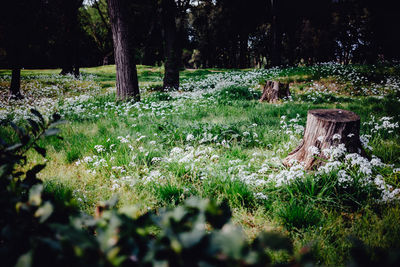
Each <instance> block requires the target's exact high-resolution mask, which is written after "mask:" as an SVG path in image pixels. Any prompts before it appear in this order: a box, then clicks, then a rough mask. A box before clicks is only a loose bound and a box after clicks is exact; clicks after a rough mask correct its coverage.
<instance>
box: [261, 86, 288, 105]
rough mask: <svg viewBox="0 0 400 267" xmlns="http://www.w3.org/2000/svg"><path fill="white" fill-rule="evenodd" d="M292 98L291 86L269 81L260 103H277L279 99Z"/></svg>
mask: <svg viewBox="0 0 400 267" xmlns="http://www.w3.org/2000/svg"><path fill="white" fill-rule="evenodd" d="M289 96H290V90H289V84H288V83H280V82H276V81H267V82H266V84H265V86H264V88H263V94H262V96H261V98H260V102H264V101H268V102H269V103H276V102H277V101H278V100H279V99H282V98H284V97H289Z"/></svg>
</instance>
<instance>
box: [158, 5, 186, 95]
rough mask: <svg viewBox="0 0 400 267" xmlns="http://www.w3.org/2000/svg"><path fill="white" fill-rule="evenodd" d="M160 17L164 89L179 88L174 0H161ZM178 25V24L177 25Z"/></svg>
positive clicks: (179, 45)
mask: <svg viewBox="0 0 400 267" xmlns="http://www.w3.org/2000/svg"><path fill="white" fill-rule="evenodd" d="M161 12H162V14H161V17H162V23H163V26H164V29H163V35H164V49H165V74H164V84H163V87H164V88H165V89H171V88H173V89H179V68H180V66H181V57H182V47H181V44H180V42H181V40H179V32H178V29H177V25H176V19H177V15H178V14H177V13H178V12H177V7H176V4H175V1H174V0H162V1H161ZM178 26H180V25H178Z"/></svg>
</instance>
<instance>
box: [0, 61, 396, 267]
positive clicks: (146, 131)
mask: <svg viewBox="0 0 400 267" xmlns="http://www.w3.org/2000/svg"><path fill="white" fill-rule="evenodd" d="M81 71H82V73H83V74H84V75H83V76H84V79H83V80H74V79H69V78H58V76H56V75H55V74H57V73H59V70H23V71H22V76H23V81H22V85H23V88H24V92H25V94H27V93H28V92H34V93H35V101H37V100H38V99H42V98H43V97H45V96H46V95H48V96H50V97H51V98H52V99H53V103H56V104H54V109H56V110H58V111H59V112H60V113H61V114H62V115H63V117H64V118H65V119H66V120H67V121H68V122H67V123H66V124H64V125H62V126H60V128H61V136H62V137H63V140H59V139H57V138H52V139H47V140H43V141H41V145H42V146H45V147H46V148H47V151H48V153H47V156H46V158H47V167H46V168H45V169H44V171H43V172H42V173H41V174H40V177H41V179H43V180H44V182H45V188H46V191H48V192H54V193H55V196H56V198H57V199H60V200H62V199H68V198H72V200H71V203H75V204H76V205H78V206H79V208H80V210H82V211H84V212H87V213H93V212H94V206H95V205H96V203H98V202H99V201H101V200H105V199H109V198H111V197H112V196H113V195H118V196H119V199H120V201H119V205H120V206H121V207H127V206H131V205H135V206H137V207H138V210H139V212H140V213H145V212H147V211H148V210H149V209H157V208H159V207H162V206H175V205H179V203H181V201H182V200H184V199H185V198H187V197H189V196H192V195H197V196H201V197H208V198H215V199H217V200H219V201H224V200H226V201H227V202H228V203H229V205H230V206H231V208H232V209H233V215H234V217H233V220H234V223H235V224H238V225H240V226H242V227H243V229H244V231H245V233H246V234H247V236H248V238H249V239H252V238H254V237H255V236H256V235H257V233H259V232H260V231H262V230H274V231H280V232H283V233H285V234H287V235H289V236H290V237H291V238H292V240H293V243H294V245H295V247H296V248H298V249H300V248H302V247H304V246H309V247H311V249H312V251H313V254H314V257H316V258H317V259H318V260H319V261H320V262H321V264H324V265H344V263H345V262H346V260H347V259H348V257H349V254H350V248H351V246H352V243H351V241H350V239H349V238H350V237H353V238H356V239H359V240H361V241H363V242H364V243H365V244H367V245H368V246H370V251H371V253H370V255H371V257H375V258H378V257H379V255H378V254H379V253H376V252H375V251H378V250H379V249H383V250H389V249H395V248H398V246H399V245H398V244H400V242H399V241H400V234H399V233H400V232H399V226H398V223H397V221H398V219H399V217H400V205H399V202H398V201H393V202H390V203H380V202H377V201H376V198H379V196H377V195H376V192H375V191H374V190H376V188H375V189H374V188H372V189H371V188H370V189H371V190H370V189H368V187H364V186H362V185H356V186H354V187H351V186H350V187H347V188H345V189H344V188H343V187H341V186H340V185H339V183H338V170H336V171H334V172H332V173H329V174H316V173H309V174H306V175H302V176H301V178H298V179H296V180H295V181H294V182H292V183H289V184H287V185H283V186H281V187H278V186H276V184H275V182H274V181H273V180H271V178H270V177H272V176H276V175H278V174H280V173H282V171H289V170H288V169H285V168H284V167H283V166H282V164H281V160H282V159H283V158H284V157H285V156H286V155H287V154H288V153H289V152H290V151H291V150H293V149H294V148H295V147H296V146H297V145H298V144H299V142H300V140H301V137H302V128H301V127H303V126H305V123H306V116H307V111H308V110H309V109H315V108H342V109H348V110H351V111H354V112H356V113H357V114H358V115H360V117H361V122H362V124H361V134H363V135H366V136H368V135H369V144H368V145H369V146H370V148H372V150H371V149H369V148H368V149H367V152H368V154H369V155H370V156H372V155H375V156H377V157H379V158H380V159H381V160H382V162H384V163H385V164H388V165H385V166H383V167H379V168H378V167H376V169H374V172H373V174H372V175H374V177H375V176H377V175H382V177H383V179H384V180H385V182H386V183H388V184H389V185H392V186H393V187H394V188H398V187H400V178H399V175H400V173H399V172H398V171H395V170H396V169H397V168H399V167H400V134H399V128H398V127H395V124H396V123H399V121H400V108H399V96H398V92H399V90H398V83H397V82H396V81H397V80H396V79H400V76H399V75H400V68H399V67H398V66H396V65H395V66H337V65H321V66H312V67H293V68H283V69H272V70H265V71H253V70H216V69H207V70H185V71H183V72H182V73H181V84H182V90H181V91H180V92H171V93H169V92H159V88H160V85H161V84H162V76H163V69H162V68H160V67H151V66H138V75H139V82H140V86H141V90H142V99H143V100H142V103H141V104H136V105H135V104H133V103H121V102H116V101H115V92H114V89H113V88H112V87H114V86H115V67H114V66H101V67H96V68H84V69H82V70H81ZM9 74H10V72H9V71H6V70H0V92H1V93H2V95H5V92H6V90H7V86H8V84H9V78H7V75H9ZM40 75H42V76H40ZM43 75H47V76H46V77H44V76H43ZM1 77H2V78H1ZM270 79H277V80H281V81H285V82H290V85H291V90H292V95H293V97H292V99H291V100H286V101H282V102H281V103H278V104H265V103H259V102H258V101H257V99H258V97H259V95H260V93H261V92H260V89H259V88H260V87H259V85H260V84H262V83H263V82H264V81H266V80H270ZM382 79H384V80H385V79H388V81H387V82H386V83H380V82H379V81H380V80H382ZM54 85H57V86H58V87H57V88H58V89H57V90H53V91H52V90H50V89H48V88H50V86H54ZM110 87H111V88H110ZM46 88H47V89H46ZM396 88H397V89H396ZM396 90H397V91H396ZM59 92H62V94H59ZM83 94H85V95H87V98H82V95H83ZM76 97H81V98H82V99H81V98H79V99H76ZM2 103H5V102H4V101H3V102H2ZM8 105H9V104H8V103H7V104H4V106H1V109H3V108H4V110H7V114H6V115H4V116H6V117H7V118H10V119H17V118H18V116H20V115H18V114H19V113H18V112H16V110H19V109H21V108H23V105H19V106H18V105H16V106H13V107H12V109H11V108H10V109H8ZM37 108H38V109H39V110H45V111H46V110H47V109H44V107H43V106H40V105H38V107H37ZM9 110H10V111H9ZM8 111H9V112H8ZM50 111H51V110H49V112H50ZM372 115H373V116H374V118H372V117H371V116H372ZM383 117H391V119H390V121H389V122H388V124H385V127H383V126H382V125H383V124H382V118H383ZM388 125H389V126H390V125H392V126H393V125H394V126H393V127H392V128H391V127H389V126H388ZM381 126H382V127H381ZM376 127H378V128H379V127H381V128H379V130H374V129H375V128H376ZM0 135H1V136H2V137H4V139H6V140H11V139H15V136H13V134H12V131H11V129H9V128H6V127H3V126H2V127H1V129H0ZM29 159H30V160H32V161H39V160H40V159H39V157H37V156H36V155H35V154H34V153H30V154H29ZM343 168H344V167H343ZM346 171H348V172H349V173H350V174H351V177H352V178H353V180H354V181H356V180H357V179H358V178H357V177H361V178H363V177H364V176H359V172H360V170H359V169H358V168H354V169H352V170H350V169H349V170H347V169H346ZM288 175H289V174H288ZM71 205H73V204H71ZM396 220H397V221H396ZM276 257H277V258H279V259H282V258H283V259H285V260H289V259H286V258H285V257H284V256H282V255H277V256H276Z"/></svg>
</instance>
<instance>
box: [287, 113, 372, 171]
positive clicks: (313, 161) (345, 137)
mask: <svg viewBox="0 0 400 267" xmlns="http://www.w3.org/2000/svg"><path fill="white" fill-rule="evenodd" d="M339 144H344V145H345V147H346V150H347V152H349V153H358V154H361V155H363V156H365V151H364V150H363V148H362V146H361V142H360V117H359V116H358V115H357V114H355V113H354V112H351V111H348V110H341V109H315V110H309V111H308V116H307V125H306V130H305V133H304V138H303V141H302V142H301V144H300V145H299V146H298V147H297V148H296V149H295V150H294V151H293V152H291V153H290V154H289V156H288V157H287V158H285V160H284V162H283V164H284V165H286V166H291V165H292V164H293V162H294V161H297V162H301V163H303V164H304V167H305V169H306V170H310V169H312V168H314V167H318V166H319V165H321V164H322V163H323V161H321V160H320V159H327V155H325V153H323V150H324V149H327V148H328V149H329V148H330V147H332V146H337V145H339ZM314 147H316V148H318V150H317V151H315V150H316V149H315V148H314Z"/></svg>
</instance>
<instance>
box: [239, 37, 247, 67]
mask: <svg viewBox="0 0 400 267" xmlns="http://www.w3.org/2000/svg"><path fill="white" fill-rule="evenodd" d="M239 38H240V50H239V53H240V55H239V67H240V68H241V69H244V68H247V67H248V61H247V54H248V49H247V47H248V42H249V34H248V33H241V34H240V36H239Z"/></svg>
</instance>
